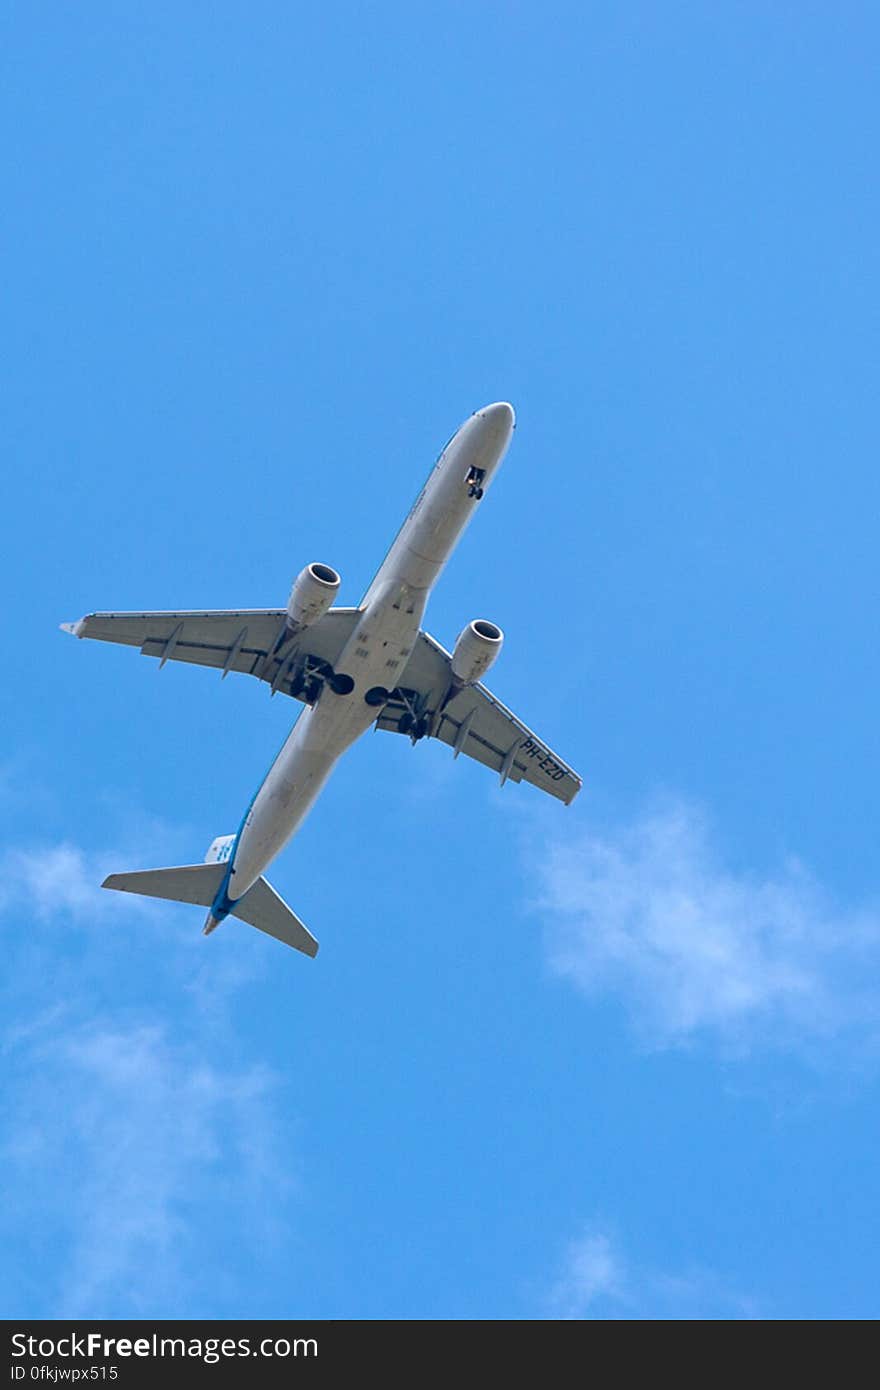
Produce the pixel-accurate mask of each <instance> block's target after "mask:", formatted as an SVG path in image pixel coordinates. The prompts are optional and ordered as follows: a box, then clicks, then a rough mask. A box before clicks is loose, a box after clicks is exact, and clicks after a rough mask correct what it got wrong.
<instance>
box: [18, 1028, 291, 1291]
mask: <svg viewBox="0 0 880 1390" xmlns="http://www.w3.org/2000/svg"><path fill="white" fill-rule="evenodd" d="M46 1025H47V1026H45V1027H44V1028H43V1029H42V1030H41V1032H39V1031H38V1033H37V1036H31V1037H30V1038H28V1039H27V1040H25V1043H24V1054H23V1055H21V1044H22V1040H21V1039H19V1046H18V1048H17V1049H16V1051H18V1053H19V1055H18V1057H17V1058H16V1059H15V1060H16V1061H18V1063H19V1070H20V1075H21V1076H22V1078H23V1081H24V1078H26V1084H22V1085H21V1086H20V1087H19V1092H18V1095H17V1097H16V1103H15V1104H14V1105H13V1107H12V1112H13V1125H12V1130H11V1137H10V1139H9V1141H8V1143H7V1158H8V1160H9V1162H10V1164H11V1165H12V1167H13V1168H17V1169H18V1170H19V1171H20V1172H21V1170H26V1176H27V1182H26V1183H25V1182H22V1181H19V1182H17V1183H16V1190H17V1191H19V1192H24V1193H26V1194H27V1197H28V1199H29V1200H28V1201H27V1202H25V1209H20V1210H19V1211H18V1213H17V1219H18V1221H19V1222H20V1221H21V1220H22V1218H24V1220H25V1222H26V1224H29V1223H30V1222H31V1221H33V1220H34V1218H36V1225H37V1227H38V1229H41V1230H42V1231H43V1232H45V1230H46V1229H47V1227H48V1228H51V1227H54V1228H55V1230H56V1232H57V1234H58V1235H59V1236H60V1237H61V1241H60V1245H61V1248H62V1249H63V1250H64V1252H65V1254H64V1258H63V1259H62V1260H61V1261H59V1262H58V1263H57V1264H56V1265H55V1266H54V1269H55V1277H54V1282H55V1289H54V1301H55V1315H56V1316H58V1317H71V1318H76V1317H83V1316H87V1315H90V1314H91V1315H94V1314H95V1313H96V1312H104V1314H105V1315H107V1313H109V1312H111V1311H113V1312H115V1313H116V1315H121V1314H122V1313H124V1312H128V1313H129V1314H130V1315H135V1316H137V1315H138V1314H139V1313H141V1314H147V1313H150V1314H152V1315H158V1314H161V1313H164V1315H165V1316H173V1315H175V1314H178V1315H179V1310H180V1309H181V1308H186V1307H190V1308H191V1307H193V1305H194V1303H195V1304H196V1305H197V1304H198V1294H196V1295H195V1297H194V1294H193V1286H194V1285H195V1286H196V1287H198V1286H199V1285H201V1284H202V1283H203V1281H204V1280H206V1279H209V1280H215V1279H216V1278H218V1277H222V1276H220V1275H219V1274H218V1272H217V1271H214V1270H212V1269H211V1268H210V1266H208V1267H203V1266H204V1260H203V1254H204V1252H202V1259H201V1260H200V1259H199V1255H198V1248H199V1243H197V1242H194V1239H193V1232H194V1228H195V1227H197V1226H198V1227H200V1226H201V1223H202V1218H204V1219H205V1220H207V1221H208V1222H210V1224H211V1225H214V1226H217V1227H219V1228H221V1229H222V1230H223V1242H222V1243H223V1244H224V1245H227V1246H228V1244H229V1242H230V1241H235V1240H236V1239H237V1240H243V1239H245V1238H246V1237H247V1233H248V1230H249V1229H250V1228H251V1226H252V1225H253V1222H254V1216H255V1210H256V1212H257V1213H258V1214H259V1213H260V1211H261V1210H262V1203H261V1202H260V1200H259V1194H260V1192H261V1191H265V1186H264V1185H265V1184H266V1183H270V1184H271V1195H272V1201H273V1203H276V1204H277V1208H278V1209H279V1210H280V1209H282V1208H283V1205H284V1201H285V1198H286V1196H287V1195H288V1189H289V1183H288V1182H287V1180H286V1179H285V1178H284V1175H283V1170H282V1167H281V1164H280V1162H278V1161H277V1158H276V1156H275V1148H276V1147H277V1145H276V1142H275V1141H276V1138H277V1136H275V1135H274V1132H273V1131H274V1119H273V1115H272V1113H271V1105H272V1098H273V1097H272V1092H273V1089H274V1082H273V1079H272V1078H271V1076H270V1075H269V1074H268V1073H266V1072H265V1071H264V1070H263V1069H262V1068H260V1067H259V1066H257V1067H254V1066H252V1067H243V1068H242V1067H239V1068H235V1069H231V1070H226V1069H221V1068H219V1067H218V1066H216V1065H213V1064H212V1063H211V1062H209V1061H208V1060H206V1059H204V1058H202V1057H200V1056H199V1055H198V1052H197V1049H196V1048H195V1047H194V1046H193V1045H192V1044H191V1043H173V1042H171V1041H170V1040H169V1038H168V1037H167V1035H166V1033H165V1031H164V1030H162V1029H160V1028H157V1027H155V1026H147V1025H133V1026H130V1027H127V1028H125V1027H120V1026H118V1024H114V1023H113V1022H112V1020H106V1021H100V1022H99V1021H95V1022H92V1023H90V1024H87V1025H84V1026H81V1027H74V1028H70V1027H67V1028H64V1027H62V1028H60V1029H59V1028H58V1026H57V1025H58V1020H57V1019H56V1020H46ZM28 1207H30V1208H31V1209H30V1210H27V1208H28ZM264 1216H265V1212H264V1211H263V1215H262V1217H260V1221H259V1222H258V1223H257V1225H258V1229H257V1230H256V1231H254V1239H253V1244H254V1247H255V1248H257V1247H258V1246H259V1244H260V1242H261V1240H262V1236H263V1231H262V1229H261V1223H262V1221H263V1218H264ZM203 1306H204V1304H203Z"/></svg>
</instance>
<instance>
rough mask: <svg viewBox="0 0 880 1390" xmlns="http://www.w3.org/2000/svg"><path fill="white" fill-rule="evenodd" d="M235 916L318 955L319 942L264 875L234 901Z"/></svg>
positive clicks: (279, 938) (296, 948)
mask: <svg viewBox="0 0 880 1390" xmlns="http://www.w3.org/2000/svg"><path fill="white" fill-rule="evenodd" d="M212 867H213V866H212ZM232 915H233V917H238V918H240V919H241V921H242V922H247V924H248V926H251V927H257V928H258V929H259V930H260V931H264V932H266V934H267V935H268V936H274V937H275V939H276V941H283V942H284V944H285V946H292V947H293V948H294V950H296V951H302V952H303V953H304V954H305V955H307V956H316V955H317V954H318V943H317V941H316V940H315V938H314V937H313V936H312V933H311V932H310V931H309V929H308V927H305V926H303V924H302V922H301V921H300V920H299V918H298V917H297V915H296V913H295V912H292V911H291V909H290V908H289V907H288V906H287V903H286V902H285V901H284V899H283V898H281V897H279V896H278V894H277V893H276V892H275V889H274V888H273V887H272V885H271V883H268V882H267V881H266V879H264V878H258V879H257V881H256V883H255V884H254V886H253V888H249V889H248V891H247V892H246V893H245V895H244V897H243V898H239V900H238V902H237V903H233V905H232Z"/></svg>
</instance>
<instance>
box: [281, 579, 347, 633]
mask: <svg viewBox="0 0 880 1390" xmlns="http://www.w3.org/2000/svg"><path fill="white" fill-rule="evenodd" d="M341 582H342V581H341V580H340V578H339V575H338V574H337V573H336V571H335V570H334V569H331V568H330V566H329V565H319V564H316V563H312V564H311V565H306V567H305V569H304V570H302V571H301V572H300V573H299V574H298V575H297V576H296V579H295V580H294V581H293V588H292V589H291V591H290V598H289V599H288V600H287V627H288V631H290V632H297V631H299V629H300V628H303V627H308V626H309V624H310V623H314V622H317V620H318V618H323V616H324V614H325V613H326V612H327V609H328V608H329V607H330V605H331V603H332V602H333V600H334V599H335V597H336V595H337V593H338V592H339V585H340V584H341Z"/></svg>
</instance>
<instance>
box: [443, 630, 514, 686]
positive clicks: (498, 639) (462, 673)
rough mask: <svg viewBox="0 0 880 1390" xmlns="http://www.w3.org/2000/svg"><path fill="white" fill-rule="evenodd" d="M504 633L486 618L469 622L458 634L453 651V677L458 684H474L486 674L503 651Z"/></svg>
mask: <svg viewBox="0 0 880 1390" xmlns="http://www.w3.org/2000/svg"><path fill="white" fill-rule="evenodd" d="M503 642H504V633H503V632H502V631H501V628H500V627H496V626H495V624H494V623H489V622H487V621H486V619H485V618H476V619H474V621H473V622H472V623H468V625H467V627H466V628H464V629H463V631H462V632H460V633H459V635H458V640H457V641H456V643H455V647H454V648H453V652H452V678H453V681H454V682H455V684H456V685H458V686H461V685H474V684H475V683H476V682H477V681H478V680H481V679H482V677H483V676H484V675H485V674H486V672H487V671H488V669H489V667H490V666H491V665H492V663H493V661H495V659H496V657H497V656H498V654H499V652H500V651H501V647H502V644H503Z"/></svg>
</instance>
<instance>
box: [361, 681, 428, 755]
mask: <svg viewBox="0 0 880 1390" xmlns="http://www.w3.org/2000/svg"><path fill="white" fill-rule="evenodd" d="M364 702H365V703H366V704H368V705H372V707H373V708H374V709H375V710H376V711H377V712H378V713H381V711H382V710H383V709H384V707H385V705H387V704H392V705H397V706H399V705H403V714H401V715H400V717H399V718H398V720H397V732H398V733H400V734H409V736H410V738H411V739H412V741H413V743H418V741H419V739H420V738H424V737H425V736H426V735H427V734H428V733H429V732H430V729H431V716H430V714H426V713H425V712H424V711H423V710H422V708H421V697H420V696H419V695H418V694H417V693H416V692H415V691H414V690H401V689H399V688H398V689H396V690H386V689H385V687H384V685H374V686H372V687H371V688H370V689H369V690H368V691H367V693H366V695H365V696H364Z"/></svg>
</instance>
